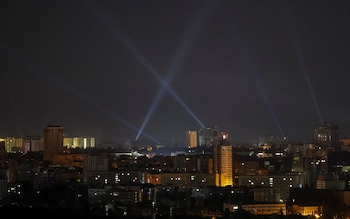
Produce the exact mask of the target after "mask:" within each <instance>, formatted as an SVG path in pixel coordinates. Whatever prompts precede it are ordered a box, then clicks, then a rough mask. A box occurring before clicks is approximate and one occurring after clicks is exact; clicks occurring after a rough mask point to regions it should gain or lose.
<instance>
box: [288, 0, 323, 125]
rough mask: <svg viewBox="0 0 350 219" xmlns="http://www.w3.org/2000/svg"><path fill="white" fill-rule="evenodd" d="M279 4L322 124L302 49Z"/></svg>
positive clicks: (289, 20)
mask: <svg viewBox="0 0 350 219" xmlns="http://www.w3.org/2000/svg"><path fill="white" fill-rule="evenodd" d="M281 3H282V4H283V5H282V11H283V12H282V13H283V16H284V18H285V21H286V23H287V28H288V34H289V38H290V40H291V41H292V44H293V46H294V49H295V53H296V55H297V57H298V61H299V64H300V68H301V71H302V72H303V76H304V79H305V82H306V85H307V87H308V90H309V93H310V96H311V99H312V102H313V104H314V107H315V109H316V113H317V115H318V119H319V121H320V122H321V124H322V123H323V118H322V115H321V111H320V107H319V105H318V102H317V100H316V95H315V92H314V89H313V86H312V83H311V80H310V76H309V73H308V70H307V67H306V63H305V61H304V56H303V52H302V49H301V47H300V45H299V42H298V40H297V37H296V36H295V34H294V31H293V30H294V28H293V25H292V22H291V19H290V17H289V14H288V10H287V6H286V3H285V2H284V1H282V2H281Z"/></svg>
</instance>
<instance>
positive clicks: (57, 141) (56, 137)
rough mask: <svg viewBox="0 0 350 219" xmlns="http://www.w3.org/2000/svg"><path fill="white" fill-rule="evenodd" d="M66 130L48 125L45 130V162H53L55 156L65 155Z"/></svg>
mask: <svg viewBox="0 0 350 219" xmlns="http://www.w3.org/2000/svg"><path fill="white" fill-rule="evenodd" d="M63 137H64V128H63V127H62V126H51V125H48V126H47V127H45V129H44V160H45V161H50V162H52V161H53V155H55V154H61V153H63Z"/></svg>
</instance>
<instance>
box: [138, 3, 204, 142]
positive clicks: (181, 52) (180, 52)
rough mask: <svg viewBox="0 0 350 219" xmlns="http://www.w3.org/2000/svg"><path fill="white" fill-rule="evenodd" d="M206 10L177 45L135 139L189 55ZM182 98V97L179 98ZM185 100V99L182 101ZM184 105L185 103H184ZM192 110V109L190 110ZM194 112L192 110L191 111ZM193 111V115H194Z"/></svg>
mask: <svg viewBox="0 0 350 219" xmlns="http://www.w3.org/2000/svg"><path fill="white" fill-rule="evenodd" d="M206 8H208V7H204V9H206ZM204 12H205V10H201V11H200V13H198V14H197V16H196V18H195V19H194V21H192V22H191V23H190V25H188V26H187V29H186V31H185V34H184V36H183V38H182V40H181V42H182V43H180V44H179V46H178V47H177V48H178V49H177V51H176V53H175V57H174V59H173V62H172V64H171V65H170V68H169V69H168V71H167V72H166V77H165V79H161V83H160V85H161V86H160V87H159V89H158V91H157V93H156V96H155V97H154V99H153V102H152V104H151V106H150V108H149V110H148V111H147V114H146V116H145V118H144V120H143V122H142V125H141V127H140V130H139V133H137V135H136V138H135V140H137V139H138V138H139V137H140V135H141V133H142V131H143V130H144V128H145V126H146V125H147V123H148V121H149V119H150V118H151V116H152V114H153V112H154V110H155V109H156V108H157V106H158V104H159V102H160V100H161V99H162V97H163V96H164V93H165V91H166V90H167V89H169V87H170V85H169V84H170V82H171V81H172V79H173V77H174V75H175V74H176V72H177V71H178V69H179V68H180V65H181V63H183V62H184V61H185V58H186V57H187V56H186V54H187V53H188V51H189V49H190V47H191V46H193V42H194V40H195V37H196V36H197V35H198V34H199V32H200V31H201V29H202V27H203V24H204V21H203V20H204V15H205V14H204ZM174 93H175V92H174ZM179 99H181V98H179ZM181 102H183V101H181ZM182 105H185V106H186V104H184V103H182ZM189 111H190V110H189ZM190 112H192V111H190ZM193 115H194V114H193V113H192V117H193ZM197 122H198V123H199V124H200V125H201V127H202V128H203V127H204V125H203V124H202V123H201V122H200V121H199V120H198V121H197Z"/></svg>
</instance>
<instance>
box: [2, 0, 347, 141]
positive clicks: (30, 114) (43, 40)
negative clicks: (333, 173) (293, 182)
mask: <svg viewBox="0 0 350 219" xmlns="http://www.w3.org/2000/svg"><path fill="white" fill-rule="evenodd" d="M0 4H1V5H0V8H1V9H0V14H1V35H0V40H1V41H0V46H1V59H0V67H1V77H0V80H1V87H0V98H1V102H2V104H1V107H0V115H1V122H0V136H3V137H5V136H13V137H24V136H26V135H42V133H43V129H44V128H45V127H46V126H47V125H61V126H63V127H64V129H65V135H66V136H67V137H76V136H91V137H95V138H96V141H97V143H98V142H102V141H114V142H119V143H125V142H128V141H134V140H135V139H137V140H138V141H140V142H147V143H161V144H165V145H167V144H175V145H183V144H184V139H185V132H186V131H187V130H190V129H191V130H197V131H198V130H199V129H200V128H201V127H215V126H216V127H217V128H219V129H220V130H221V131H224V132H226V133H228V134H229V138H230V140H231V142H232V143H238V142H247V143H249V142H254V141H256V140H257V138H258V137H259V136H267V135H274V136H286V137H288V138H290V139H291V140H295V141H309V140H310V139H311V137H312V134H313V130H314V129H315V128H316V127H318V126H319V125H321V124H322V123H323V122H332V123H335V124H337V125H338V126H339V130H340V135H341V137H350V97H349V89H350V86H349V83H350V74H349V73H350V61H349V57H350V56H349V50H350V43H349V40H350V13H349V11H350V7H349V5H350V4H349V3H348V1H292V0H291V1H261V0H257V1H250V0H248V1H246V0H241V1H232V0H230V1H220V0H218V1H217V0H215V1H214V0H211V1H205V0H200V1H197V0H184V1H182V0H177V1H167V0H157V1H156V0H154V1H153V0H152V1H151V0H120V1H119V0H108V1H87V0H86V1H85V0H84V1H57V0H53V1H2V2H1V3H0ZM140 128H142V130H143V132H144V134H141V133H140V132H139V129H140Z"/></svg>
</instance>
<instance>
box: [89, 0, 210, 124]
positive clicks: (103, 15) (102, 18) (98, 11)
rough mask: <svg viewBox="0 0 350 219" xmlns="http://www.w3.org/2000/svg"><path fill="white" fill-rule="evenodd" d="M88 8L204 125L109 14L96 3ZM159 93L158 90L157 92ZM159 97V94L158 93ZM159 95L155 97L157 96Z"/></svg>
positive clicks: (196, 119) (198, 121)
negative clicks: (113, 21)
mask: <svg viewBox="0 0 350 219" xmlns="http://www.w3.org/2000/svg"><path fill="white" fill-rule="evenodd" d="M89 6H90V10H92V11H93V13H94V14H95V15H96V16H97V17H98V18H99V20H100V21H101V22H102V24H103V25H105V26H106V28H107V29H108V30H109V31H111V32H112V33H113V35H114V36H116V37H117V38H118V40H120V41H121V42H122V44H123V45H124V46H125V47H126V49H127V50H128V51H129V52H131V53H132V54H133V55H134V57H135V58H136V59H137V60H138V61H139V62H140V63H141V64H142V65H143V66H144V67H145V68H146V69H147V70H148V72H150V73H151V74H152V75H153V76H154V77H155V78H156V79H157V80H158V81H159V82H160V84H161V85H162V87H165V88H166V89H167V91H168V92H169V93H170V94H171V95H172V96H173V97H174V98H175V100H177V101H178V103H179V104H180V105H181V106H182V107H183V108H184V109H185V110H186V111H187V112H188V113H189V114H190V115H191V116H192V117H193V119H195V121H196V122H197V123H198V124H199V125H200V126H201V127H204V125H203V123H202V122H201V121H200V120H199V119H198V117H197V116H196V115H195V114H194V113H193V112H192V110H191V109H190V108H189V107H188V106H187V104H186V103H185V102H184V101H183V100H182V98H181V97H180V96H179V95H178V94H177V93H176V92H175V91H174V90H173V89H172V88H171V87H170V86H169V85H168V83H167V82H166V80H164V79H163V78H162V77H161V76H160V74H159V73H158V72H157V71H156V69H155V68H154V67H153V65H152V64H151V63H150V62H149V61H148V60H147V59H146V57H145V56H143V55H142V54H141V52H140V50H139V49H138V48H137V47H136V45H135V44H133V43H132V42H131V41H130V40H129V39H128V38H127V37H126V35H125V34H124V33H123V32H122V31H121V29H120V28H117V25H116V24H112V23H111V21H112V20H113V18H111V17H110V16H107V14H106V13H103V11H102V10H101V9H100V8H99V7H97V6H96V5H94V6H92V5H91V4H90V5H89ZM158 93H159V92H158ZM159 96H160V97H161V95H159ZM160 97H157V96H156V97H155V99H156V98H159V99H160Z"/></svg>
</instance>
